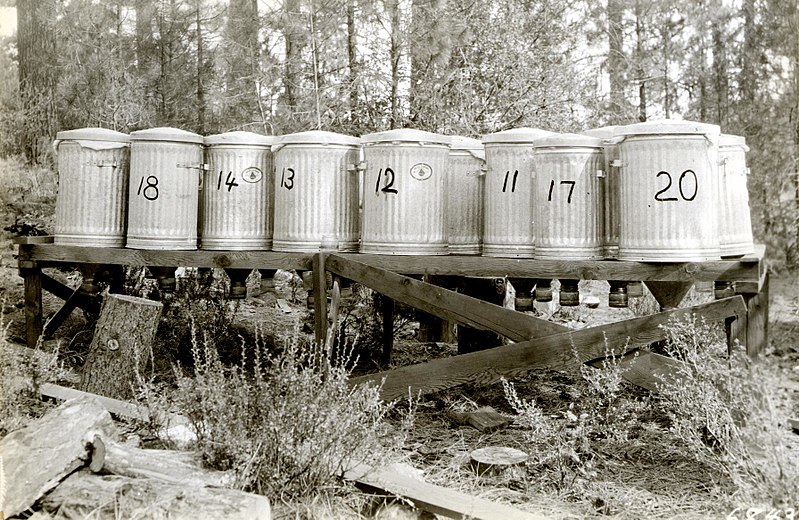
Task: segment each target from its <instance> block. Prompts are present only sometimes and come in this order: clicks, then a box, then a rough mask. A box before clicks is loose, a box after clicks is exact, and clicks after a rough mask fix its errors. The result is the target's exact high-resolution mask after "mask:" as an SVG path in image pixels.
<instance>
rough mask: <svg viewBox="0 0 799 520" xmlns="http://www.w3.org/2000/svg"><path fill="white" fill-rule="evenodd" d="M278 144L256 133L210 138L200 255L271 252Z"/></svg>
mask: <svg viewBox="0 0 799 520" xmlns="http://www.w3.org/2000/svg"><path fill="white" fill-rule="evenodd" d="M273 141H274V138H273V137H271V136H265V135H260V134H254V133H251V132H227V133H224V134H217V135H209V136H206V137H205V139H204V143H205V162H206V163H207V164H208V170H207V171H206V172H205V176H204V182H203V190H202V205H201V210H200V214H201V215H202V218H201V220H200V249H209V250H248V249H249V250H253V249H260V250H265V249H271V248H272V228H273V216H274V195H273V194H274V189H275V186H274V162H273V161H272V150H271V147H272V142H273Z"/></svg>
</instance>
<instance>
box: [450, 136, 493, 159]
mask: <svg viewBox="0 0 799 520" xmlns="http://www.w3.org/2000/svg"><path fill="white" fill-rule="evenodd" d="M453 152H455V153H459V154H460V155H463V154H464V153H468V154H469V155H471V156H472V157H474V158H475V159H480V160H481V161H485V159H486V152H485V147H484V146H483V143H482V142H481V141H480V140H479V139H473V138H471V137H463V136H460V135H453V136H452V148H450V153H453Z"/></svg>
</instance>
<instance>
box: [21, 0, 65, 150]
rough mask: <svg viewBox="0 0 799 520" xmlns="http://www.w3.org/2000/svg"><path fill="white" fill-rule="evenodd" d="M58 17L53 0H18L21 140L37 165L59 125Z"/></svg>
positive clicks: (48, 147) (48, 148)
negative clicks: (56, 34) (56, 25)
mask: <svg viewBox="0 0 799 520" xmlns="http://www.w3.org/2000/svg"><path fill="white" fill-rule="evenodd" d="M55 19H56V2H55V1H54V0H18V1H17V20H18V22H17V49H18V52H19V91H20V97H21V99H22V107H23V110H24V113H25V120H24V123H23V131H22V143H23V148H24V151H25V157H26V158H27V160H28V161H29V162H32V163H37V164H39V163H42V162H45V161H46V159H47V154H48V151H49V150H50V144H51V143H52V142H53V139H54V138H55V133H56V130H57V126H58V125H57V121H56V108H55V87H56V83H57V81H58V67H56V66H55V64H56V62H57V59H56V58H57V57H56V38H55Z"/></svg>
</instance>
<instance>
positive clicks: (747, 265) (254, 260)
mask: <svg viewBox="0 0 799 520" xmlns="http://www.w3.org/2000/svg"><path fill="white" fill-rule="evenodd" d="M23 248H29V253H28V254H29V257H30V258H31V259H36V260H39V261H41V262H43V263H44V265H49V263H59V262H66V263H98V264H123V265H136V266H150V265H152V266H158V265H174V266H196V267H229V268H250V269H256V268H261V269H264V268H273V269H302V270H308V269H310V268H311V255H310V254H307V253H279V252H274V251H151V250H137V249H126V248H91V247H79V246H61V245H55V244H30V245H21V246H20V252H22V249H23ZM762 251H763V250H762V248H761V249H760V252H758V253H757V254H755V255H749V256H746V257H743V258H740V259H737V260H717V261H713V262H683V263H644V262H620V261H617V260H570V261H558V260H535V259H515V258H491V257H483V256H477V257H475V256H458V255H446V256H398V255H364V254H359V253H340V254H339V256H341V257H343V258H348V259H352V260H357V261H359V262H362V263H365V264H368V265H371V266H373V267H380V268H382V269H386V270H388V271H395V272H401V273H406V274H432V275H452V276H475V277H480V276H510V277H516V278H574V279H582V280H630V279H634V280H660V281H671V282H686V281H692V282H693V281H697V280H701V281H711V280H724V281H742V282H743V281H757V280H758V278H759V269H758V265H759V263H760V261H761V260H762V258H763V256H762V255H763V252H762Z"/></svg>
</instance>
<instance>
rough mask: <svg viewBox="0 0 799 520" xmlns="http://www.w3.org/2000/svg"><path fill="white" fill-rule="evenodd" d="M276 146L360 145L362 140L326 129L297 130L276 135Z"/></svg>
mask: <svg viewBox="0 0 799 520" xmlns="http://www.w3.org/2000/svg"><path fill="white" fill-rule="evenodd" d="M272 144H273V145H274V146H283V145H287V144H339V145H345V146H358V145H359V144H361V140H360V139H358V138H357V137H353V136H351V135H344V134H337V133H335V132H326V131H324V130H310V131H308V132H297V133H294V134H285V135H279V136H277V137H275V139H274V141H273V142H272Z"/></svg>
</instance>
